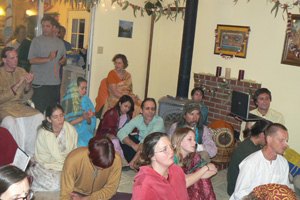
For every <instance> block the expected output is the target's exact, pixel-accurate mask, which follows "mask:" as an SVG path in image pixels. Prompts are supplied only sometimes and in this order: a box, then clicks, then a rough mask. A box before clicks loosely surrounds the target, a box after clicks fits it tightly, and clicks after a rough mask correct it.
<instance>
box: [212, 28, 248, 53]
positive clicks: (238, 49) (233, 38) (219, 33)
mask: <svg viewBox="0 0 300 200" xmlns="http://www.w3.org/2000/svg"><path fill="white" fill-rule="evenodd" d="M249 32H250V27H249V26H232V25H220V24H218V25H217V29H216V31H215V36H216V41H215V48H214V53H215V54H220V55H227V56H235V57H240V58H246V53H247V47H248V39H249V38H248V37H249Z"/></svg>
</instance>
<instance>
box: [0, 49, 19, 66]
mask: <svg viewBox="0 0 300 200" xmlns="http://www.w3.org/2000/svg"><path fill="white" fill-rule="evenodd" d="M9 51H16V49H15V48H13V47H5V48H4V49H2V51H1V59H2V58H7V55H6V53H7V52H9ZM0 66H4V62H3V61H2V63H1V65H0Z"/></svg>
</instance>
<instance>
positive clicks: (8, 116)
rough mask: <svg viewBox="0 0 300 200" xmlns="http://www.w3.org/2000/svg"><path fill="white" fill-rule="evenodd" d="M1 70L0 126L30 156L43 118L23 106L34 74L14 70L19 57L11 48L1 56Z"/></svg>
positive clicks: (19, 69) (18, 69) (4, 50)
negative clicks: (7, 131)
mask: <svg viewBox="0 0 300 200" xmlns="http://www.w3.org/2000/svg"><path fill="white" fill-rule="evenodd" d="M1 59H2V67H0V80H1V81H0V94H1V95H0V124H1V126H2V127H4V128H6V129H7V130H9V132H10V133H11V134H12V136H13V138H14V139H15V141H16V142H17V144H18V146H19V147H20V148H21V149H23V150H24V151H25V152H26V153H27V154H28V155H29V156H32V155H33V154H34V145H35V139H36V135H37V128H38V126H40V125H41V124H42V121H43V119H44V116H43V115H42V114H41V113H40V112H39V111H38V110H36V109H34V108H31V107H29V106H27V105H26V102H25V100H24V95H25V94H29V93H30V92H31V91H32V90H31V82H32V80H33V77H34V74H32V73H27V72H26V71H25V70H24V69H23V68H20V67H18V66H17V63H18V53H17V51H16V50H15V49H14V48H13V47H5V48H4V49H3V50H2V52H1Z"/></svg>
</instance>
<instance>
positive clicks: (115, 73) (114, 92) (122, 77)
mask: <svg viewBox="0 0 300 200" xmlns="http://www.w3.org/2000/svg"><path fill="white" fill-rule="evenodd" d="M112 61H113V62H114V65H115V69H114V70H111V71H110V72H109V73H108V76H107V88H108V94H107V98H106V101H105V104H104V108H103V112H102V113H103V114H104V113H105V112H106V111H107V110H109V109H110V108H112V107H114V106H115V105H116V103H117V102H118V101H119V99H120V98H121V97H122V96H123V95H128V96H130V97H131V98H132V99H133V101H134V104H135V106H134V107H135V111H134V114H133V117H135V116H136V115H138V114H139V110H140V107H141V102H142V101H141V100H140V99H139V98H138V97H137V96H136V95H134V94H133V92H132V79H131V74H130V73H129V72H127V71H126V70H125V69H126V68H127V66H128V60H127V58H126V56H125V55H122V54H117V55H115V56H114V57H113V59H112Z"/></svg>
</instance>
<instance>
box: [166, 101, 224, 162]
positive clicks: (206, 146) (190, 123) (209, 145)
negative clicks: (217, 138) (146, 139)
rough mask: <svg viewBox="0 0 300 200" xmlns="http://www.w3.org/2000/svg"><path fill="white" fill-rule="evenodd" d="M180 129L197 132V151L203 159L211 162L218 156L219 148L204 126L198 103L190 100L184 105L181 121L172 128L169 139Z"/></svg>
mask: <svg viewBox="0 0 300 200" xmlns="http://www.w3.org/2000/svg"><path fill="white" fill-rule="evenodd" d="M180 127H189V128H191V129H193V130H194V131H195V132H196V142H197V149H196V151H197V152H199V153H200V154H201V156H202V157H203V159H205V160H206V161H208V162H209V161H210V158H212V157H214V156H215V155H216V154H217V151H218V149H217V146H216V144H215V143H214V141H213V140H212V136H211V134H210V132H209V130H208V128H207V127H206V126H204V125H203V124H202V114H201V108H200V105H199V102H198V101H194V100H188V101H187V102H186V103H185V104H184V106H183V111H182V113H181V114H180V118H179V121H178V122H175V123H174V124H173V125H172V126H171V127H170V130H169V138H171V137H172V135H173V133H174V132H175V130H176V129H177V128H180Z"/></svg>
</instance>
